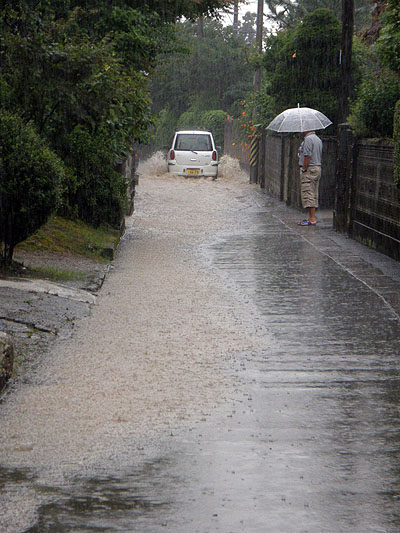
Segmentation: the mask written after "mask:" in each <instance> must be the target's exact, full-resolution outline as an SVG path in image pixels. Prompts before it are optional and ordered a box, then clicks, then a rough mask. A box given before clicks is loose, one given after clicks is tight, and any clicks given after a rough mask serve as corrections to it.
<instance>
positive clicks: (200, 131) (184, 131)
mask: <svg viewBox="0 0 400 533" xmlns="http://www.w3.org/2000/svg"><path fill="white" fill-rule="evenodd" d="M175 133H176V135H178V134H179V135H180V134H181V133H190V134H193V133H206V134H208V135H211V131H204V130H181V131H176V132H175Z"/></svg>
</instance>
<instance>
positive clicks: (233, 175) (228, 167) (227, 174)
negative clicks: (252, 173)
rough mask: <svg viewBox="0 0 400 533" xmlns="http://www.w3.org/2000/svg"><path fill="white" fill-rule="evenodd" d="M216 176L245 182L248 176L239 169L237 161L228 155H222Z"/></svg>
mask: <svg viewBox="0 0 400 533" xmlns="http://www.w3.org/2000/svg"><path fill="white" fill-rule="evenodd" d="M218 176H219V177H221V178H227V179H236V180H239V181H246V182H248V180H249V175H248V173H247V172H246V171H245V170H243V169H242V168H241V166H240V163H239V160H238V159H234V158H233V157H231V156H230V155H224V156H222V157H221V159H220V160H219V167H218Z"/></svg>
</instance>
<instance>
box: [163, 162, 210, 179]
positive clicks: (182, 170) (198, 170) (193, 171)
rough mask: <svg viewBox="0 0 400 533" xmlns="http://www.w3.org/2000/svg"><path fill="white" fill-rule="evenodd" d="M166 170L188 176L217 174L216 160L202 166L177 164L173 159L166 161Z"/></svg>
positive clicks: (199, 176) (198, 176)
mask: <svg viewBox="0 0 400 533" xmlns="http://www.w3.org/2000/svg"><path fill="white" fill-rule="evenodd" d="M168 172H170V173H171V174H177V175H179V176H187V177H190V178H201V177H205V176H211V177H216V176H217V174H218V161H213V162H212V163H211V164H210V165H204V166H196V165H193V166H187V165H178V164H177V163H176V162H175V161H168Z"/></svg>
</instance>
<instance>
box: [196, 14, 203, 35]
mask: <svg viewBox="0 0 400 533" xmlns="http://www.w3.org/2000/svg"><path fill="white" fill-rule="evenodd" d="M197 37H200V39H203V38H204V17H203V15H201V16H200V17H199V18H198V19H197Z"/></svg>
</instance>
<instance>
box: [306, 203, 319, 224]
mask: <svg viewBox="0 0 400 533" xmlns="http://www.w3.org/2000/svg"><path fill="white" fill-rule="evenodd" d="M308 220H309V221H310V222H311V224H315V223H316V222H317V219H316V218H315V207H309V208H308Z"/></svg>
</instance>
